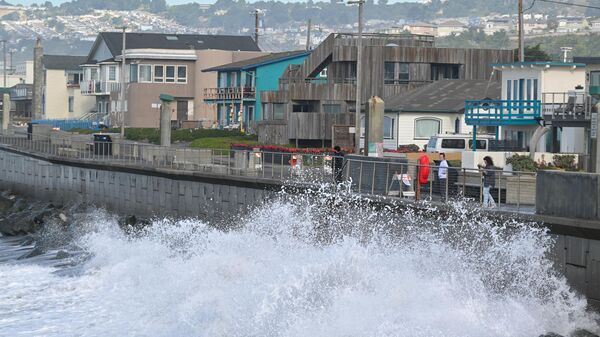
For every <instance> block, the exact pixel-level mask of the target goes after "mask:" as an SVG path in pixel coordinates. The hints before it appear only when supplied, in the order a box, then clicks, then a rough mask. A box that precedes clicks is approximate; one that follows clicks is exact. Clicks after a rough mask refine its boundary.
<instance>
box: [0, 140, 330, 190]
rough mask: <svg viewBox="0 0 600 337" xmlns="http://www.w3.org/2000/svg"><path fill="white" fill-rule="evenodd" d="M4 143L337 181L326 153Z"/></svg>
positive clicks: (103, 160)
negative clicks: (334, 178) (334, 179)
mask: <svg viewBox="0 0 600 337" xmlns="http://www.w3.org/2000/svg"><path fill="white" fill-rule="evenodd" d="M108 135H109V136H111V135H110V134H108ZM113 137H114V136H113ZM0 146H8V147H11V148H14V149H17V150H22V151H25V152H28V153H34V154H38V155H43V156H46V157H48V158H53V159H57V158H64V159H70V160H76V161H78V162H91V163H98V164H105V165H112V166H119V167H130V168H138V169H140V168H141V169H149V168H153V169H165V170H179V171H182V172H188V173H194V172H203V173H207V174H213V175H223V176H244V177H254V178H264V179H270V180H278V181H288V180H294V181H299V182H307V183H309V182H314V183H320V182H327V181H329V182H330V181H332V179H333V176H332V169H331V162H332V157H331V156H329V155H325V154H306V153H282V152H268V151H261V150H258V149H256V150H254V149H242V150H237V149H196V148H175V147H164V146H159V145H152V144H145V143H136V142H130V141H121V140H114V141H94V140H93V139H92V135H78V136H77V137H73V136H72V135H65V136H63V137H61V136H42V135H37V134H29V135H26V136H13V135H10V136H9V135H0Z"/></svg>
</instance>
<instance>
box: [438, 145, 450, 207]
mask: <svg viewBox="0 0 600 337" xmlns="http://www.w3.org/2000/svg"><path fill="white" fill-rule="evenodd" d="M438 183H439V187H440V195H441V197H442V201H446V195H447V194H448V161H446V154H445V153H443V152H442V153H440V165H439V167H438Z"/></svg>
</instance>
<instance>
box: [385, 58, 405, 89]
mask: <svg viewBox="0 0 600 337" xmlns="http://www.w3.org/2000/svg"><path fill="white" fill-rule="evenodd" d="M408 70H409V67H408V63H399V62H385V74H384V83H385V84H398V83H406V82H408V81H409V79H410V75H409V71H408Z"/></svg>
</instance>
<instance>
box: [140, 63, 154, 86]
mask: <svg viewBox="0 0 600 337" xmlns="http://www.w3.org/2000/svg"><path fill="white" fill-rule="evenodd" d="M139 82H145V83H148V82H152V66H151V65H148V64H140V66H139Z"/></svg>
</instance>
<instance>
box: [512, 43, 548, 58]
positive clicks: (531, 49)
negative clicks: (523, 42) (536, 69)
mask: <svg viewBox="0 0 600 337" xmlns="http://www.w3.org/2000/svg"><path fill="white" fill-rule="evenodd" d="M524 52H525V61H528V62H533V61H552V57H550V55H548V53H546V52H545V51H543V50H542V47H541V45H540V44H539V43H538V44H536V45H535V46H525V50H524ZM518 60H519V50H518V49H517V50H515V61H518Z"/></svg>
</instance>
